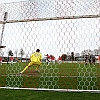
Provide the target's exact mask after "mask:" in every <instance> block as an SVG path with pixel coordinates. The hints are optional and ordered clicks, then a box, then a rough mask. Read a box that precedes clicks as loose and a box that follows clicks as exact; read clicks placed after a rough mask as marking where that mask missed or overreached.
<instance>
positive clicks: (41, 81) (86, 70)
mask: <svg viewBox="0 0 100 100" xmlns="http://www.w3.org/2000/svg"><path fill="white" fill-rule="evenodd" d="M27 64H28V63H24V62H23V63H22V62H17V63H14V64H13V65H11V64H2V65H0V86H1V87H5V86H8V87H23V88H50V89H82V90H84V89H85V90H98V89H100V79H99V76H100V66H99V65H98V64H95V66H94V65H93V64H92V65H89V64H88V65H85V64H83V63H61V64H58V63H55V64H53V63H51V64H50V65H47V64H46V63H43V64H42V65H41V67H40V73H35V72H34V70H35V68H36V66H32V67H30V68H29V69H27V70H26V71H25V73H24V74H22V75H20V74H19V72H20V71H21V70H22V69H23V68H24V67H25V66H26V65H27Z"/></svg>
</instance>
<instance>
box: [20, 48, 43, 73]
mask: <svg viewBox="0 0 100 100" xmlns="http://www.w3.org/2000/svg"><path fill="white" fill-rule="evenodd" d="M41 60H42V54H41V53H40V50H39V49H37V50H36V52H34V53H33V54H32V55H31V57H30V63H29V64H28V65H27V66H26V67H25V68H24V69H23V70H22V71H21V72H20V74H22V73H23V72H24V71H25V70H26V69H28V68H29V67H30V66H32V65H37V67H36V69H35V71H37V72H38V70H39V67H40V65H41Z"/></svg>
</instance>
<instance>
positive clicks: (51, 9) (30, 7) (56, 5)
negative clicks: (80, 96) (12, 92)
mask: <svg viewBox="0 0 100 100" xmlns="http://www.w3.org/2000/svg"><path fill="white" fill-rule="evenodd" d="M5 12H7V18H6V20H4V14H5ZM0 31H1V33H0V38H1V45H4V46H6V47H5V48H0V64H1V65H0V80H1V81H0V86H1V87H13V88H14V87H20V88H41V89H44V88H45V89H76V90H99V89H100V79H99V77H100V70H99V67H100V59H98V57H99V55H100V1H99V0H81V1H80V0H71V1H70V0H65V1H64V0H41V1H37V0H34V1H33V0H29V1H24V2H23V1H21V2H16V3H7V4H0ZM1 45H0V46H1ZM37 48H39V49H40V50H41V53H42V56H43V58H42V64H41V66H40V70H39V71H40V72H38V73H37V72H35V68H36V67H37V66H36V65H33V66H31V67H30V68H28V69H27V70H26V71H25V72H24V73H23V74H20V71H22V70H23V69H24V68H25V66H27V65H28V63H29V62H30V56H31V54H32V53H33V52H35V50H36V49H37ZM47 54H49V55H50V58H49V60H48V59H47V56H46V55H47ZM12 57H13V58H12ZM60 58H61V59H62V60H61V59H60Z"/></svg>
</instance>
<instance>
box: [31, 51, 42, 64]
mask: <svg viewBox="0 0 100 100" xmlns="http://www.w3.org/2000/svg"><path fill="white" fill-rule="evenodd" d="M30 60H31V61H32V62H41V60H42V54H41V53H39V52H35V53H33V54H32V55H31V57H30Z"/></svg>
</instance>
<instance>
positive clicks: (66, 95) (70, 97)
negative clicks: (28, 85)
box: [0, 89, 100, 100]
mask: <svg viewBox="0 0 100 100" xmlns="http://www.w3.org/2000/svg"><path fill="white" fill-rule="evenodd" d="M0 100H100V94H99V93H89V92H80V93H78V92H76V93H74V92H52V91H30V90H10V89H0Z"/></svg>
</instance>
